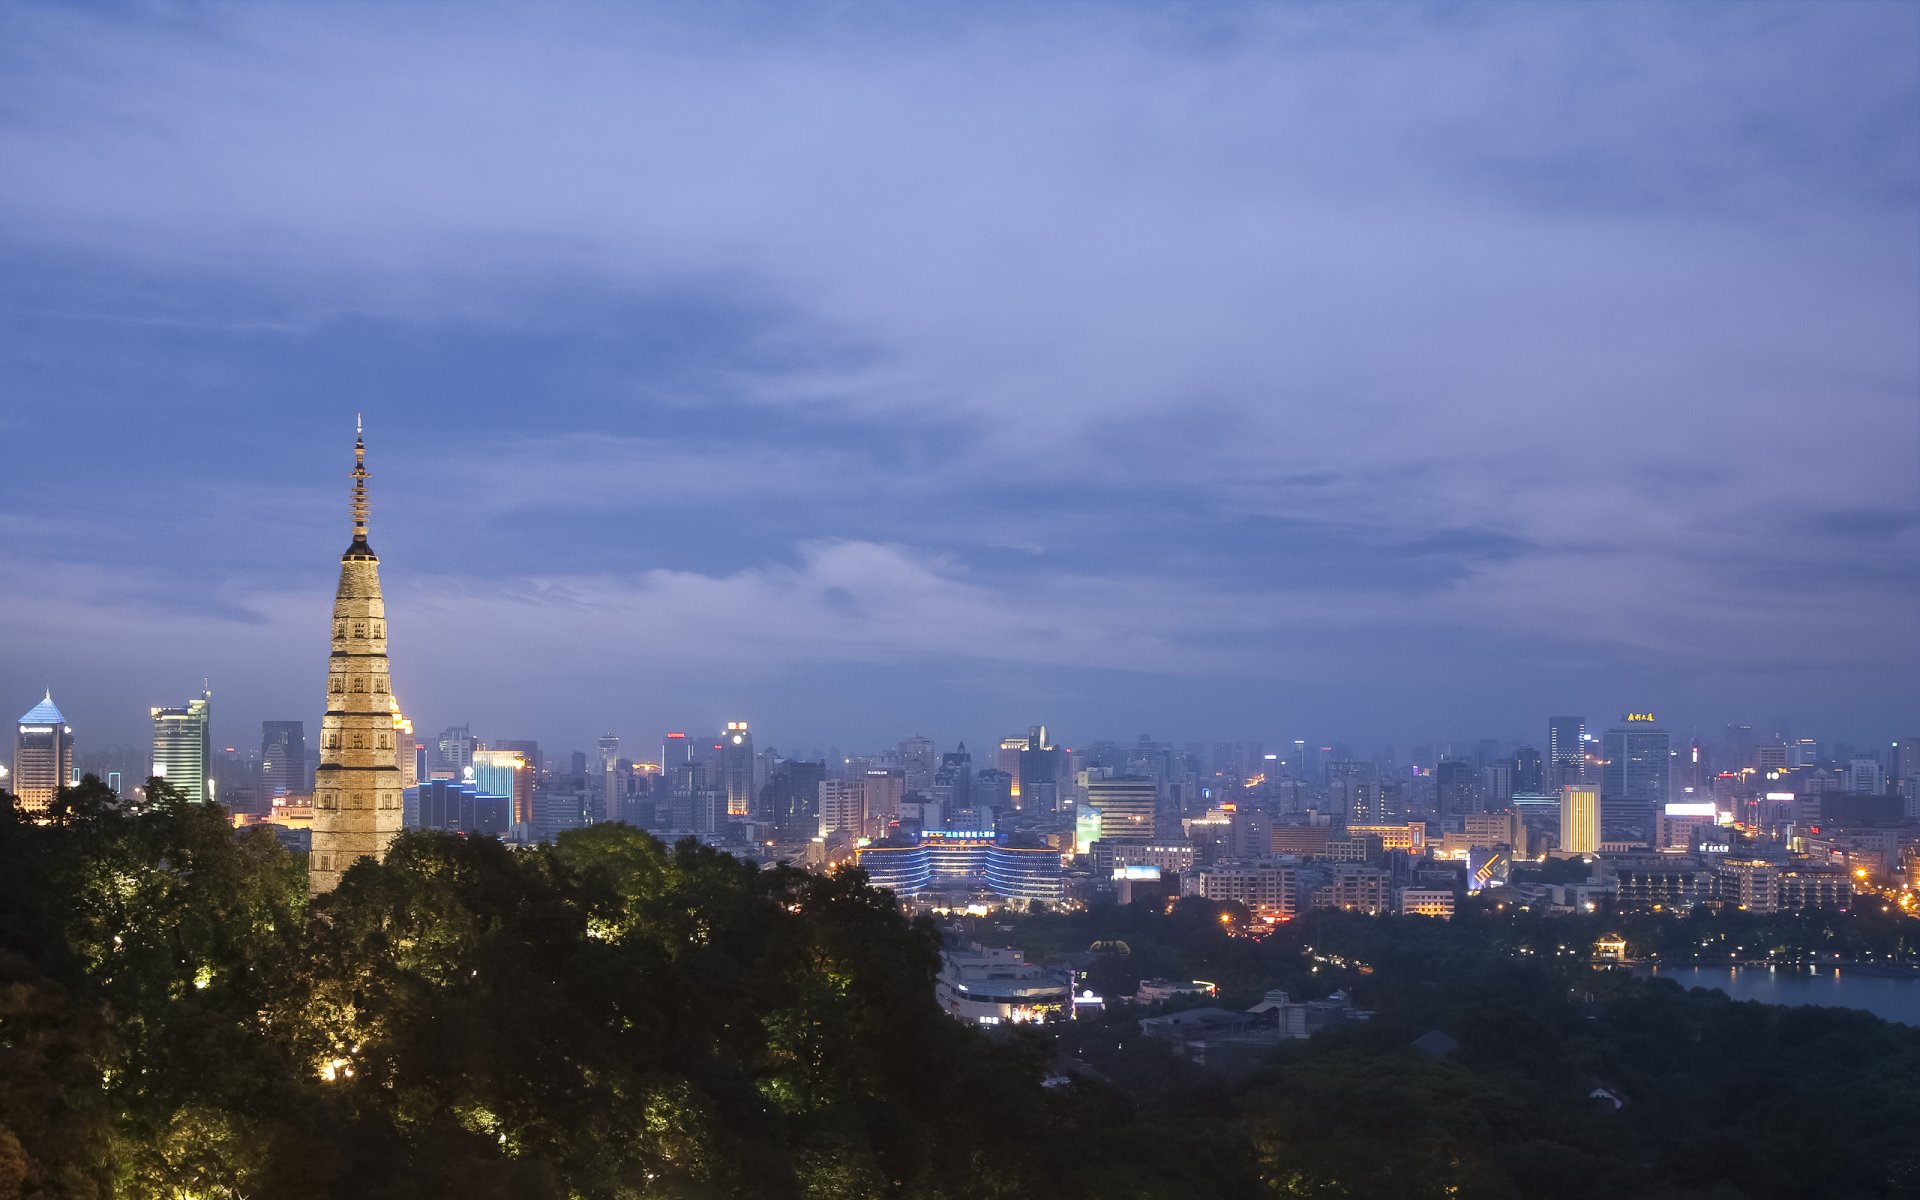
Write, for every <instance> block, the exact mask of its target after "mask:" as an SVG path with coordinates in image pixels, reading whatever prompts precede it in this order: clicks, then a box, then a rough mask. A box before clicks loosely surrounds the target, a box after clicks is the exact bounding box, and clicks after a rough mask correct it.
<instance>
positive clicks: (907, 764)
mask: <svg viewBox="0 0 1920 1200" xmlns="http://www.w3.org/2000/svg"><path fill="white" fill-rule="evenodd" d="M935 761H936V760H935V758H934V754H933V739H932V738H930V737H922V736H919V735H915V736H913V737H910V738H902V739H901V740H900V769H901V770H902V771H905V772H906V773H907V790H908V791H910V792H927V791H931V790H933V772H934V769H935V767H934V763H935Z"/></svg>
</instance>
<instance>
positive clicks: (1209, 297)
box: [0, 4, 1920, 753]
mask: <svg viewBox="0 0 1920 1200" xmlns="http://www.w3.org/2000/svg"><path fill="white" fill-rule="evenodd" d="M445 16H446V13H445V11H444V10H440V9H434V8H430V7H427V8H395V7H390V6H362V5H330V6H326V7H325V8H301V7H285V6H253V5H249V6H186V7H170V6H169V7H138V8H127V9H94V8H78V9H73V8H62V7H58V6H40V5H23V6H15V7H12V8H10V9H9V10H8V11H7V12H6V13H5V14H4V15H3V16H0V111H4V112H5V113H6V114H7V119H6V121H5V122H4V123H3V124H0V256H4V257H3V259H0V261H4V263H5V269H4V282H0V301H4V307H0V313H4V318H3V319H0V396H4V398H5V399H4V403H0V436H4V438H5V441H6V445H7V447H8V468H7V485H6V487H5V489H4V492H3V493H0V528H4V529H5V531H6V536H7V541H8V545H9V560H10V561H9V569H8V570H7V571H6V572H5V573H4V577H0V621H4V622H5V624H6V627H7V628H8V629H9V630H10V632H11V635H12V636H9V637H8V638H7V639H5V641H4V643H0V682H4V683H5V685H6V688H7V689H8V693H7V694H8V695H9V696H11V697H12V699H11V700H10V701H9V702H10V703H14V704H15V705H16V708H17V709H24V708H26V707H27V706H28V705H30V704H32V703H33V702H34V701H35V700H37V699H38V698H39V696H40V694H41V691H42V689H44V688H47V687H51V688H53V689H54V692H55V695H56V697H57V698H58V700H59V703H60V705H61V707H62V709H63V711H64V712H65V714H66V715H67V717H68V719H69V720H70V721H71V722H72V723H73V724H74V725H75V727H76V728H77V729H79V730H80V731H81V732H80V734H79V735H78V736H79V737H80V738H81V740H82V746H83V748H88V747H99V746H102V745H107V744H124V745H128V746H139V745H142V744H143V743H144V742H145V741H146V739H147V737H148V729H147V719H146V708H147V706H149V705H159V704H177V703H181V702H183V701H184V700H185V699H186V698H187V697H188V696H191V695H195V694H198V692H199V688H200V682H201V680H202V678H203V677H204V678H208V679H210V680H211V682H212V687H213V691H214V694H215V710H214V711H215V718H214V735H215V737H216V738H218V739H220V740H222V741H227V742H237V743H239V744H241V745H247V744H249V739H251V738H254V737H257V733H255V732H254V731H256V730H257V729H258V722H259V721H260V720H262V719H279V718H288V719H305V720H307V721H309V722H310V723H315V722H316V718H317V713H318V711H319V709H320V707H321V702H322V696H321V693H320V690H319V685H320V680H321V677H322V670H323V664H324V660H325V657H326V653H327V649H326V636H325V635H326V612H327V606H328V604H329V602H330V598H331V594H332V587H333V577H334V574H335V572H336V570H337V566H336V560H337V556H338V555H339V553H340V551H341V549H342V548H343V544H344V534H345V529H344V520H345V517H344V514H345V503H346V476H345V472H346V471H347V469H348V468H349V467H350V466H351V460H350V456H349V454H348V450H349V449H350V445H351V432H352V423H353V420H354V416H355V414H356V413H360V412H364V413H365V415H366V420H367V429H368V444H369V460H368V464H369V467H370V468H371V470H372V472H373V478H372V481H371V484H370V487H371V493H372V500H373V505H374V517H373V522H372V532H371V537H372V542H373V545H374V546H375V547H376V548H377V549H378V550H379V553H380V555H381V558H382V561H383V563H384V582H385V587H386V594H387V599H388V603H389V605H390V606H391V611H392V613H393V617H392V621H393V637H392V654H393V663H394V667H393V669H394V688H395V691H396V693H397V695H398V697H399V698H400V700H401V701H402V703H403V704H404V705H405V707H406V709H407V711H408V712H409V713H410V714H412V715H415V716H416V717H417V718H418V720H419V721H420V722H421V727H422V729H423V730H434V729H438V728H440V727H441V726H443V725H451V724H469V725H471V726H472V727H473V728H474V729H475V730H476V731H484V732H485V733H487V734H489V735H492V736H504V737H528V738H537V739H539V740H540V741H541V743H542V744H543V745H545V746H548V747H551V748H552V749H553V750H555V751H556V752H558V751H564V750H566V749H570V748H587V747H588V746H589V745H590V741H591V739H592V737H593V736H595V735H596V734H598V733H600V732H602V731H604V730H608V729H611V730H614V731H616V732H618V733H620V734H621V735H622V736H623V737H624V738H627V739H629V741H630V743H631V744H634V745H641V744H644V743H646V742H648V741H650V740H652V739H655V738H657V736H658V734H659V733H660V732H661V731H663V730H665V729H669V728H682V727H688V728H694V729H697V730H710V729H718V728H719V726H720V723H721V722H723V721H725V720H729V719H737V718H750V719H751V720H752V721H753V723H754V726H755V729H756V731H758V733H759V735H760V737H761V739H762V744H771V745H776V746H779V747H780V748H782V749H783V750H789V751H792V752H796V753H804V752H807V751H809V750H811V749H814V748H817V747H831V746H841V747H846V748H848V749H853V748H855V747H859V746H863V745H865V746H886V745H891V744H893V742H894V741H895V740H897V739H898V738H900V737H903V736H905V735H907V734H910V733H929V734H933V735H935V736H936V737H937V738H938V739H939V740H940V741H941V742H942V743H943V744H945V745H951V744H952V743H953V742H954V741H956V740H958V739H961V738H965V739H967V740H968V741H969V742H970V743H971V744H982V743H984V742H986V741H987V740H988V739H990V738H997V737H999V736H1003V735H1005V734H1007V733H1012V732H1017V731H1021V730H1024V729H1025V728H1026V727H1027V725H1028V724H1029V723H1030V722H1033V721H1046V722H1048V723H1049V724H1050V725H1051V726H1052V728H1053V729H1055V730H1056V731H1058V733H1059V734H1060V735H1061V736H1063V737H1065V738H1067V739H1069V740H1070V741H1071V740H1080V739H1084V738H1090V737H1095V736H1101V737H1129V736H1133V735H1137V734H1138V733H1140V732H1151V733H1153V734H1154V735H1155V736H1156V737H1160V738H1164V739H1167V740H1170V741H1185V740H1187V739H1190V738H1191V739H1198V738H1203V737H1207V738H1211V737H1213V736H1221V737H1228V738H1242V739H1249V738H1262V737H1264V738H1267V739H1269V740H1270V741H1272V740H1275V739H1279V738H1293V737H1313V738H1335V737H1339V738H1345V739H1347V740H1350V741H1354V742H1357V743H1361V744H1374V745H1377V744H1397V745H1401V746H1403V747H1404V746H1405V745H1407V744H1408V743H1413V742H1421V741H1428V742H1431V741H1435V740H1440V741H1445V740H1448V739H1466V738H1470V737H1478V736H1484V735H1498V736H1502V737H1512V738H1515V739H1522V738H1524V739H1532V740H1534V741H1537V740H1538V739H1539V738H1540V736H1541V729H1540V722H1541V719H1542V717H1543V715H1544V714H1546V713H1549V712H1559V711H1565V712H1581V713H1587V714H1589V715H1590V717H1591V719H1592V720H1594V721H1595V722H1596V724H1599V723H1604V722H1605V721H1608V720H1611V719H1612V718H1613V717H1614V716H1615V715H1616V714H1618V713H1621V712H1626V711H1630V710H1640V709H1652V710H1657V711H1658V712H1659V714H1660V717H1661V719H1662V721H1663V722H1664V723H1665V724H1666V725H1667V726H1668V727H1669V728H1671V729H1673V730H1674V731H1675V734H1676V736H1677V737H1679V736H1684V735H1686V734H1687V733H1688V732H1690V731H1693V730H1699V731H1702V732H1711V731H1714V730H1717V729H1719V728H1720V727H1721V726H1722V725H1724V724H1725V723H1727V722H1732V721H1739V722H1749V723H1753V724H1755V725H1756V726H1765V725H1768V724H1769V723H1771V722H1772V721H1774V720H1775V719H1776V718H1781V717H1785V718H1788V719H1789V720H1791V721H1792V722H1793V724H1794V730H1795V732H1796V733H1808V734H1814V735H1818V736H1822V737H1839V738H1842V739H1847V738H1853V739H1857V740H1860V741H1863V742H1864V741H1866V740H1869V739H1873V740H1881V741H1884V739H1887V738H1891V737H1899V736H1903V735H1906V734H1909V733H1911V732H1912V730H1911V729H1909V728H1907V727H1906V723H1910V722H1911V719H1912V716H1913V714H1914V710H1915V704H1914V701H1915V698H1916V693H1915V682H1914V681H1915V679H1916V678H1920V675H1916V670H1917V669H1920V623H1917V622H1916V621H1915V620H1914V613H1915V612H1917V611H1920V483H1917V482H1916V480H1917V479H1920V476H1917V475H1916V472H1915V471H1914V464H1915V462H1916V461H1920V406H1916V404H1915V396H1916V392H1920V288H1917V287H1916V279H1920V222H1916V221H1915V219H1914V217H1915V202H1916V195H1920V143H1917V141H1916V127H1915V124H1914V122H1913V121H1912V120H1911V114H1912V113H1913V112H1914V111H1915V109H1916V107H1917V106H1920V91H1917V90H1916V85H1915V75H1914V72H1913V71H1912V69H1911V67H1912V61H1911V60H1912V53H1911V51H1912V47H1913V45H1914V41H1915V38H1916V36H1920V10H1916V9H1915V8H1913V7H1912V6H1906V5H1891V4H1889V5H1852V6H1838V7H1835V6H1789V7H1778V6H1770V5H1751V6H1704V5H1702V6H1688V5H1683V6H1678V7H1658V8H1656V7H1653V6H1570V5H1569V6H1552V5H1540V6H1520V7H1471V8H1464V9H1462V8H1454V7H1446V8H1438V7H1435V8H1420V7H1412V8H1393V9H1386V8H1379V7H1369V8H1365V9H1357V8H1342V7H1318V6H1315V7H1304V6H1291V7H1280V6H1269V7H1220V8H1209V9H1204V10H1186V9H1171V10H1162V9H1153V8H1147V7H1137V8H1127V7H1114V8H1102V9H1097V10H1096V9H1091V8H1079V7H1074V8H1064V7H1063V8H1035V7H1030V6H1008V5H989V6H968V7H965V8H961V7H953V8H944V9H933V8H911V9H894V10H889V11H887V12H886V13H885V14H884V15H876V14H875V13H873V12H871V11H869V10H861V9H834V8H829V9H812V10H808V11H804V12H794V11H791V10H788V9H786V8H784V7H760V6H739V7H729V8H723V9H717V10H706V9H700V10H696V9H691V8H683V9H667V8H656V7H647V8H640V7H620V6H606V7H591V6H587V7H581V6H574V7H571V8H569V9H567V10H566V11H565V13H564V14H558V13H554V12H551V11H548V10H545V9H540V8H533V7H523V6H514V5H482V6H464V7H463V8H462V10H461V20H460V21H458V22H457V23H456V22H452V21H448V20H446V19H445Z"/></svg>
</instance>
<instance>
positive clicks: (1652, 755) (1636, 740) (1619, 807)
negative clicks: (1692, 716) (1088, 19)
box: [1600, 713, 1672, 834]
mask: <svg viewBox="0 0 1920 1200" xmlns="http://www.w3.org/2000/svg"><path fill="white" fill-rule="evenodd" d="M1600 756H1601V758H1602V759H1604V760H1605V762H1604V764H1603V765H1602V766H1601V768H1600V802H1601V809H1602V811H1601V820H1602V824H1603V825H1604V826H1605V827H1606V828H1608V829H1610V830H1611V829H1619V830H1623V831H1625V830H1637V831H1639V832H1642V833H1648V834H1650V833H1652V831H1653V823H1654V818H1655V816H1656V815H1657V814H1659V813H1661V812H1663V811H1664V810H1665V808H1666V804H1667V800H1668V799H1669V798H1670V792H1671V786H1670V778H1669V773H1670V771H1671V770H1672V763H1671V759H1672V753H1671V745H1670V739H1669V738H1668V736H1667V731H1666V730H1664V729H1661V728H1660V727H1659V726H1658V725H1656V724H1655V723H1654V719H1653V714H1652V713H1628V714H1627V715H1626V716H1625V717H1623V718H1622V719H1621V722H1620V724H1618V725H1616V726H1614V727H1613V728H1612V729H1609V730H1607V731H1606V733H1604V734H1602V735H1601V738H1600Z"/></svg>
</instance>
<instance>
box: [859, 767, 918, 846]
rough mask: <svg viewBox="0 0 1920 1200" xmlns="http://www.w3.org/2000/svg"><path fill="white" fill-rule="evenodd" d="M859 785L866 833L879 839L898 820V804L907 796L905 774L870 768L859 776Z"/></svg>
mask: <svg viewBox="0 0 1920 1200" xmlns="http://www.w3.org/2000/svg"><path fill="white" fill-rule="evenodd" d="M859 783H860V789H861V795H862V797H863V801H862V803H863V804H864V805H865V807H866V812H867V832H868V834H870V835H871V836H873V837H881V836H883V835H884V834H885V833H886V827H887V826H888V825H889V824H890V823H892V822H894V821H897V820H899V819H900V802H901V801H902V800H904V799H906V795H907V776H906V773H905V772H903V771H898V770H891V769H886V768H880V767H872V768H869V769H868V770H867V771H866V772H865V773H864V774H863V775H861V777H860V779H859Z"/></svg>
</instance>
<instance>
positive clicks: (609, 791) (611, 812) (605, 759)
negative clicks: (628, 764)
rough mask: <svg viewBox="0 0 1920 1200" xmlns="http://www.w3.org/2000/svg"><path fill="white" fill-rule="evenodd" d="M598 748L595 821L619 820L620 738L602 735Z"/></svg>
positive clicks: (613, 735)
mask: <svg viewBox="0 0 1920 1200" xmlns="http://www.w3.org/2000/svg"><path fill="white" fill-rule="evenodd" d="M598 745H599V748H600V813H599V815H598V816H597V817H595V820H598V821H618V820H619V819H620V798H621V797H620V792H621V788H620V782H621V781H620V736H619V735H618V734H615V733H603V734H601V735H600V740H599V743H598Z"/></svg>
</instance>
